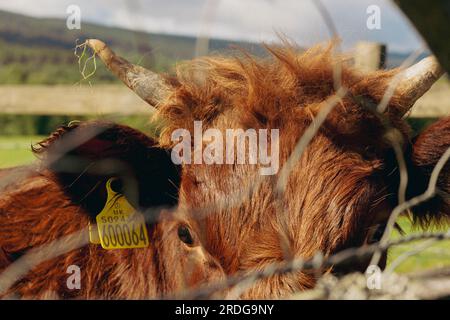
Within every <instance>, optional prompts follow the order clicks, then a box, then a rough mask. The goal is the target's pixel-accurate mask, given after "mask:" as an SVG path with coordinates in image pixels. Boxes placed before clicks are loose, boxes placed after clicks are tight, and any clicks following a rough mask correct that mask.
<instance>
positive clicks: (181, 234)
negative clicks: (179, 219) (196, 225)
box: [178, 225, 194, 246]
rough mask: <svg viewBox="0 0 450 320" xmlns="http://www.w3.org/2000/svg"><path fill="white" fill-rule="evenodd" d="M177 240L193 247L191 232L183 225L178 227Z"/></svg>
mask: <svg viewBox="0 0 450 320" xmlns="http://www.w3.org/2000/svg"><path fill="white" fill-rule="evenodd" d="M178 238H180V240H181V241H183V242H184V243H186V244H187V245H188V246H192V245H194V240H193V239H192V235H191V232H190V231H189V228H188V227H187V226H185V225H180V226H179V227H178Z"/></svg>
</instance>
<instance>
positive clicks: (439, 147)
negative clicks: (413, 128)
mask: <svg viewBox="0 0 450 320" xmlns="http://www.w3.org/2000/svg"><path fill="white" fill-rule="evenodd" d="M413 142H414V143H413V147H412V152H411V155H410V157H409V160H410V161H411V169H410V172H409V177H410V178H409V179H410V181H409V183H408V185H409V187H408V196H409V197H413V196H416V195H419V194H422V193H423V192H425V190H426V189H427V187H428V183H429V181H430V177H431V174H432V171H433V169H434V167H435V166H436V164H437V163H438V161H439V159H440V158H441V157H442V156H443V154H444V153H445V152H446V151H447V150H448V149H449V148H450V117H447V118H444V119H441V120H439V121H437V122H436V123H434V124H432V125H431V126H429V127H428V128H427V129H425V130H424V131H423V132H422V133H421V134H419V135H418V136H417V138H415V139H414V141H413ZM412 212H413V217H414V221H415V222H417V223H419V224H420V225H421V226H424V227H425V226H427V225H429V224H430V223H431V222H438V223H439V222H442V223H449V222H450V161H447V163H446V164H445V165H444V167H443V168H442V170H441V171H440V174H439V177H438V181H437V185H436V195H435V196H434V197H433V198H431V199H430V200H428V201H426V202H423V203H421V204H419V205H417V206H415V207H414V208H413V210H412Z"/></svg>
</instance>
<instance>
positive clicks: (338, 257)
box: [0, 0, 450, 299]
mask: <svg viewBox="0 0 450 320" xmlns="http://www.w3.org/2000/svg"><path fill="white" fill-rule="evenodd" d="M217 2H218V1H207V2H206V4H205V10H204V11H205V17H204V20H205V28H204V30H203V31H202V32H203V34H202V36H201V37H199V38H198V44H197V46H196V52H197V53H198V54H199V55H203V54H204V53H205V52H206V50H205V47H207V45H208V39H209V36H208V35H207V34H206V33H207V30H208V29H209V28H208V26H209V24H210V23H211V21H210V19H209V18H208V17H209V15H211V14H212V13H213V12H214V10H215V7H216V6H217ZM313 3H314V4H315V6H316V8H317V10H318V12H319V13H320V15H321V16H322V19H323V21H324V23H325V25H326V26H327V28H328V30H329V33H330V35H331V37H332V38H338V37H339V36H340V35H339V34H338V32H337V29H336V27H335V25H334V22H333V20H332V18H331V16H330V14H329V13H328V12H327V10H326V7H325V6H324V5H323V4H322V3H321V2H320V1H317V0H316V1H313ZM338 48H339V47H338ZM339 51H340V49H339ZM337 53H339V52H337ZM419 54H420V52H415V53H413V54H412V55H411V56H410V57H409V58H408V59H406V60H405V61H404V63H403V64H402V66H401V68H406V67H408V66H410V65H411V64H412V63H413V61H414V60H415V59H416V58H417V56H418V55H419ZM341 76H342V65H341V63H336V64H335V65H334V69H333V80H334V88H335V94H334V95H333V96H332V97H331V98H329V99H327V100H326V101H324V103H323V105H322V107H321V108H320V111H319V112H318V114H317V116H316V117H315V118H314V119H313V121H312V123H311V125H310V126H309V127H307V129H306V130H305V132H304V134H303V135H302V136H301V137H300V139H299V140H298V141H297V143H296V145H295V147H294V148H293V151H292V153H291V154H290V156H289V157H288V159H287V161H286V163H285V164H284V165H283V166H282V167H281V170H280V173H279V176H278V178H277V180H276V183H275V184H274V185H275V191H276V192H275V193H276V194H277V195H278V197H281V196H282V195H284V193H285V192H286V187H287V181H288V178H289V176H290V174H291V173H292V171H293V170H294V168H295V166H296V164H297V163H298V161H299V159H300V158H301V157H302V155H303V154H304V152H305V150H306V149H307V148H308V146H309V144H310V142H311V141H312V140H313V139H314V138H315V137H316V134H317V133H318V132H319V131H320V129H321V126H322V124H323V123H324V122H325V121H326V119H327V116H328V115H329V114H330V113H331V112H332V111H333V109H334V107H335V106H336V105H338V104H339V102H340V101H341V100H342V99H343V98H344V97H348V96H349V91H348V88H345V87H344V86H343V85H342V81H341ZM402 76H403V74H402V73H399V74H398V76H396V77H394V78H393V79H392V80H391V82H390V85H389V86H388V88H387V90H386V92H385V94H384V96H383V99H382V100H381V101H380V103H379V104H377V105H375V106H373V105H371V106H370V108H371V110H372V111H373V112H375V113H376V114H377V115H378V116H379V117H380V118H381V119H382V120H384V121H382V123H383V124H384V125H385V132H390V131H392V130H395V129H394V128H393V127H392V126H390V125H389V121H387V119H385V117H386V116H385V115H384V111H385V110H386V108H387V106H388V105H389V102H390V99H391V97H392V96H393V94H394V92H395V89H396V87H397V85H398V84H399V81H400V80H401V79H402ZM368 103H369V102H368ZM102 130H105V128H103V129H102ZM100 133H101V130H91V131H84V130H83V131H80V130H77V129H76V130H74V131H73V132H71V133H70V134H69V135H66V136H64V137H63V138H62V145H63V146H64V149H65V151H66V152H68V151H70V150H72V149H74V148H75V147H77V146H79V145H81V144H83V143H85V142H87V141H89V140H90V139H92V138H93V137H95V136H96V135H98V134H100ZM391 136H392V139H390V143H391V144H392V147H393V150H394V151H395V155H396V160H397V164H398V168H399V176H400V183H399V190H398V195H399V196H398V205H397V206H396V207H395V208H394V209H393V210H392V212H391V213H390V216H389V219H388V221H387V225H386V228H385V230H384V233H383V235H382V237H381V240H380V241H379V242H377V243H374V244H372V245H365V246H363V247H357V248H348V249H345V250H342V251H339V252H336V253H334V254H332V255H328V256H324V255H323V254H322V253H321V252H317V253H316V254H315V255H314V257H313V258H311V259H292V258H289V255H286V256H285V257H286V258H285V260H284V261H282V262H279V263H275V264H269V265H267V266H266V267H265V268H263V269H262V270H250V271H247V272H245V273H237V274H234V275H231V276H228V277H227V278H226V279H225V280H222V281H219V282H217V283H208V284H207V285H205V286H202V287H199V288H195V289H192V290H189V289H187V290H185V291H183V292H179V293H176V294H175V295H170V296H165V297H160V298H177V299H178V298H183V299H205V298H216V297H226V298H239V297H240V296H241V295H242V294H243V293H244V292H245V291H246V290H248V289H249V288H250V287H252V286H253V285H254V284H255V283H257V282H258V281H260V280H261V279H267V278H270V277H273V276H274V275H281V274H289V273H294V272H300V271H308V272H314V270H329V269H330V268H334V267H337V266H339V265H344V264H345V265H349V264H352V263H353V262H356V261H360V260H361V259H363V258H364V259H367V258H371V262H370V265H377V264H378V263H379V261H380V257H381V255H382V253H383V252H386V251H387V250H389V249H391V248H392V247H395V246H398V245H401V244H406V243H411V242H414V241H418V240H426V241H425V242H421V243H420V244H419V245H416V246H415V247H414V248H413V249H411V250H408V251H406V252H404V253H403V254H402V255H401V256H399V257H398V258H397V259H396V260H395V261H393V262H392V263H391V265H390V266H389V267H388V268H387V269H386V270H385V271H384V272H382V273H381V274H380V275H379V276H380V277H381V278H382V287H381V288H379V289H370V288H369V287H368V282H367V281H368V275H367V274H363V273H351V274H348V275H344V276H337V275H333V274H332V273H330V272H323V273H320V274H319V275H318V277H317V278H318V279H317V283H316V285H315V287H314V288H313V289H311V290H305V291H301V292H297V293H294V294H292V295H290V296H286V297H284V298H288V299H437V298H445V297H447V298H448V297H450V269H448V268H444V269H433V270H428V271H426V272H422V273H415V274H409V275H398V274H396V273H395V269H396V267H398V266H399V265H400V264H401V263H403V262H404V261H405V260H406V259H408V258H410V257H411V256H414V255H417V254H419V253H420V252H422V251H423V250H426V249H427V248H429V247H430V246H431V245H433V244H435V243H436V242H439V241H444V240H449V239H450V231H446V232H422V233H417V234H412V235H408V236H403V237H400V238H398V239H395V240H392V238H391V234H392V231H393V230H394V228H395V223H396V222H397V221H398V218H399V216H400V215H401V214H404V213H406V212H408V210H409V209H411V208H412V207H414V206H417V205H419V204H421V203H423V202H425V201H427V200H429V199H431V198H432V197H434V196H435V195H436V193H437V182H438V178H439V176H440V174H441V173H442V170H444V168H445V165H446V163H447V162H448V160H449V158H450V148H449V149H447V151H446V152H445V153H444V154H443V155H442V156H441V157H440V159H439V161H438V163H437V164H436V166H435V167H434V169H433V171H432V173H431V177H430V180H429V182H428V187H427V189H426V191H425V192H424V193H423V194H420V195H418V196H416V197H414V198H411V199H408V200H407V199H406V190H407V186H408V170H407V167H406V162H405V155H404V153H403V150H402V147H401V145H402V143H403V141H402V140H401V138H400V136H399V135H391ZM63 155H64V153H58V155H56V156H54V157H51V158H49V159H47V160H46V162H45V163H42V164H39V165H36V166H29V167H28V168H24V169H23V170H21V171H20V173H19V174H18V173H17V172H15V171H11V172H10V173H6V174H4V175H2V176H1V178H0V192H4V190H6V189H7V188H8V187H9V186H10V185H11V184H13V183H14V182H16V181H22V180H25V179H26V178H27V177H31V176H32V175H33V174H34V173H35V172H36V170H39V169H41V168H42V167H50V166H51V165H52V163H54V162H55V161H57V160H58V159H59V158H58V157H61V156H63ZM66 170H69V171H70V168H66ZM265 182H267V178H266V177H264V176H260V175H255V177H254V179H253V180H252V183H250V184H248V185H244V186H243V187H242V188H241V189H240V190H230V193H229V194H228V195H227V197H226V198H223V199H220V201H218V202H215V203H213V204H208V205H206V206H204V207H198V208H195V210H194V211H195V215H196V216H197V217H201V216H202V215H207V214H211V212H215V211H217V210H215V209H217V208H224V207H227V208H236V207H239V206H240V205H242V204H243V203H245V201H247V200H248V199H249V198H250V197H252V196H253V195H254V194H256V193H257V192H258V190H259V189H260V187H261V185H262V184H263V183H265ZM133 183H134V184H136V181H131V184H133ZM277 209H278V210H277V215H281V214H282V208H277ZM150 210H151V211H154V212H158V211H159V210H160V209H159V208H152V209H150ZM145 216H146V217H154V216H155V215H154V214H146V215H145ZM147 222H154V221H147ZM284 238H285V236H284V235H280V241H283V239H284ZM164 240H165V239H164V238H163V239H162V241H164ZM88 243H89V238H88V230H87V229H83V230H80V231H79V232H76V233H74V234H70V235H67V236H66V237H64V238H61V239H58V240H57V241H54V242H51V243H48V244H45V245H43V246H40V247H37V248H33V249H32V250H30V251H29V252H27V253H26V254H25V255H24V256H22V257H21V258H19V259H18V260H16V261H15V262H13V263H12V264H10V265H9V266H8V267H7V268H6V269H4V270H3V271H2V272H1V273H0V295H1V294H2V293H5V292H7V291H8V289H9V288H11V287H12V286H13V285H14V283H16V282H17V281H18V280H20V279H21V278H23V277H24V276H25V275H26V274H27V273H28V272H30V271H31V270H33V268H35V267H36V266H38V265H39V264H40V263H42V262H43V261H46V260H49V259H52V258H54V257H57V256H59V255H63V254H66V253H68V252H70V251H72V250H75V249H77V248H81V247H83V246H86V245H87V244H88ZM442 253H443V252H440V251H439V252H437V253H436V254H442ZM444 253H445V254H447V253H448V252H444ZM225 293H226V294H225ZM221 294H222V295H221Z"/></svg>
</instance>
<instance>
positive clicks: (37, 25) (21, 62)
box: [0, 10, 408, 85]
mask: <svg viewBox="0 0 450 320" xmlns="http://www.w3.org/2000/svg"><path fill="white" fill-rule="evenodd" d="M81 27H82V28H81V30H68V29H67V27H66V21H65V20H64V19H51V18H34V17H29V16H25V15H20V14H15V13H11V12H6V11H1V10H0V85H1V84H75V83H77V82H79V81H80V80H81V75H80V72H79V66H78V59H77V58H76V56H75V55H74V48H75V46H76V43H77V40H78V43H82V42H83V41H84V40H85V39H87V38H99V39H102V40H103V41H105V42H106V43H108V44H109V45H110V46H111V47H112V48H113V49H114V50H115V51H116V52H118V53H119V54H121V55H123V56H125V57H126V58H127V59H129V60H130V61H132V62H134V63H139V64H140V65H143V66H145V67H148V68H152V69H153V70H156V71H169V70H170V69H171V67H172V66H173V65H174V63H175V62H176V61H180V60H186V59H191V58H193V57H194V54H195V45H196V38H195V37H187V36H177V35H168V34H157V33H146V32H138V31H132V30H127V29H123V28H115V27H106V26H101V25H97V24H93V23H83V24H82V26H81ZM232 47H240V48H244V49H246V50H248V51H250V52H251V53H253V54H256V55H264V54H265V51H264V49H263V48H262V47H261V46H260V45H258V44H255V43H249V42H242V41H229V40H219V39H211V40H210V43H209V48H210V52H218V51H220V52H221V53H224V52H225V53H226V52H227V50H230V49H231V48H232ZM388 49H389V48H388ZM79 53H80V52H79ZM407 56H408V55H407V54H401V53H392V52H389V50H388V57H387V66H388V67H389V68H392V67H395V66H398V65H400V63H401V62H402V61H403V60H404V59H405V58H406V57H407ZM93 81H94V82H95V83H111V82H116V81H117V79H115V78H114V77H113V76H112V75H111V74H110V73H109V72H108V71H107V70H106V69H105V68H104V67H103V65H101V64H99V66H98V68H97V70H96V72H95V77H94V78H93Z"/></svg>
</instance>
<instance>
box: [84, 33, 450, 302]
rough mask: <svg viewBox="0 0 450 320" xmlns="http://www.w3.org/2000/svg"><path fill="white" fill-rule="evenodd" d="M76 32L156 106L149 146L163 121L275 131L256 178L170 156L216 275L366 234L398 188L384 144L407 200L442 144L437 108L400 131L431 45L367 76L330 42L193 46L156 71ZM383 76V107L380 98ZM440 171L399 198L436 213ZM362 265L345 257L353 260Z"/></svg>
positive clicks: (440, 212) (167, 135) (428, 64)
mask: <svg viewBox="0 0 450 320" xmlns="http://www.w3.org/2000/svg"><path fill="white" fill-rule="evenodd" d="M86 43H87V45H89V46H90V47H91V48H92V49H93V50H94V51H95V53H96V54H97V55H98V56H99V57H100V58H101V59H102V60H103V62H104V63H105V64H106V66H107V67H108V68H109V69H110V70H111V71H112V72H113V73H114V74H115V75H116V76H118V77H119V78H120V79H121V80H122V81H123V82H124V83H125V84H126V85H127V86H128V87H129V88H131V89H132V90H133V91H135V92H136V93H137V94H138V95H139V96H140V97H141V98H142V99H143V100H145V101H146V102H148V103H149V104H150V105H152V106H153V107H155V108H156V110H157V114H156V117H157V118H162V119H163V120H164V124H165V125H164V127H163V130H162V132H161V135H160V137H159V144H160V146H161V147H162V148H166V149H167V150H169V149H170V148H171V147H173V145H174V142H173V141H172V140H171V134H172V132H174V130H176V129H187V130H189V131H190V132H191V134H192V133H193V125H194V122H195V121H202V125H203V130H204V131H206V130H208V129H209V128H215V129H219V130H221V131H222V132H223V133H224V132H225V131H226V130H227V129H230V128H232V129H243V130H247V129H249V128H252V129H255V130H259V129H268V130H270V129H279V132H280V137H279V143H280V145H279V150H280V151H279V157H280V158H279V165H280V172H279V173H278V174H277V175H275V176H266V177H261V176H258V170H259V169H260V167H261V166H260V165H259V164H250V163H245V164H236V163H234V164H226V165H218V164H209V165H208V164H183V165H182V168H181V180H180V187H179V200H178V208H179V210H182V211H183V212H187V213H188V214H189V215H190V216H191V217H192V218H193V219H194V220H196V221H197V223H198V224H199V227H200V236H201V238H202V240H203V243H204V244H205V246H206V249H207V250H208V251H209V252H210V253H211V254H212V255H213V256H214V257H215V258H217V259H218V260H219V261H220V263H221V265H222V267H223V268H224V270H225V273H226V274H227V275H233V274H237V273H243V274H246V273H251V272H252V271H254V270H260V269H262V268H264V267H265V266H268V265H269V264H271V263H276V262H281V261H283V260H286V259H288V260H289V259H292V258H312V256H313V255H314V254H315V253H316V252H322V254H324V255H325V256H328V255H330V254H333V253H336V252H338V251H340V250H342V249H345V248H349V247H358V246H362V245H365V244H367V243H373V242H377V241H379V240H380V237H381V235H382V234H383V232H384V230H385V227H386V223H387V220H388V217H389V215H390V213H391V212H392V210H393V208H394V207H395V206H396V205H397V204H398V203H399V199H402V198H403V195H402V194H399V192H400V191H399V185H400V169H399V165H398V160H397V156H398V155H397V156H396V153H395V148H394V147H395V143H394V142H396V143H397V144H398V146H399V149H400V150H401V151H402V153H403V155H404V158H405V161H406V166H407V169H408V173H409V181H408V187H407V189H406V191H405V197H406V199H410V198H411V197H414V196H416V195H418V194H421V193H422V192H423V191H425V189H426V187H427V184H428V180H429V178H430V174H431V168H433V167H434V166H435V165H436V163H437V161H438V159H439V158H440V157H441V156H442V155H443V154H444V152H445V151H446V150H447V149H448V148H449V147H450V132H449V130H450V119H449V118H446V119H442V120H440V121H439V122H438V123H437V124H435V125H434V126H431V127H430V128H429V129H428V130H426V131H425V132H423V133H422V134H421V135H419V136H418V137H412V136H411V134H412V132H411V129H410V127H409V125H408V124H407V122H406V121H405V115H407V113H408V111H409V110H410V109H411V107H412V106H413V105H414V102H415V101H416V100H417V99H418V98H419V97H420V96H422V95H423V94H424V93H425V92H426V91H427V90H428V89H429V88H430V87H431V85H432V84H433V83H434V82H435V81H436V80H437V79H438V78H439V77H440V76H441V75H442V73H443V72H442V70H441V68H440V67H439V65H438V63H437V62H436V60H435V59H434V58H433V57H428V58H425V59H424V60H422V61H420V62H419V63H417V64H415V65H413V66H411V67H409V68H407V69H405V70H403V69H394V70H380V71H376V72H372V73H369V74H366V73H361V72H358V70H355V69H353V68H352V67H351V66H349V65H348V64H347V63H345V61H344V60H343V59H344V58H343V57H340V56H336V55H334V54H333V52H334V50H333V45H328V46H316V47H314V48H312V49H309V50H307V51H306V52H302V53H300V52H298V51H297V50H296V48H295V47H294V46H292V45H290V44H288V43H285V45H284V46H281V47H280V46H276V47H270V46H269V47H267V49H268V53H269V57H266V58H257V57H252V56H250V55H248V54H244V55H241V56H236V57H222V56H211V57H202V58H197V59H194V60H193V61H188V62H185V63H181V64H180V65H179V66H178V67H177V70H176V74H175V75H174V76H166V75H160V74H156V73H154V72H152V71H150V70H147V69H144V68H143V67H141V66H136V65H133V64H131V63H129V62H127V61H126V60H125V59H123V58H121V57H118V56H116V55H115V54H114V52H113V51H111V50H110V49H109V48H108V47H107V46H106V45H105V44H104V43H103V42H101V41H99V40H88V41H87V42H86ZM336 69H340V72H338V73H336ZM336 74H338V75H340V84H341V87H337V86H336V83H337V82H336V77H335V75H336ZM396 76H397V77H396ZM396 79H398V82H397V83H396V86H395V87H394V89H395V90H394V91H393V94H392V97H390V99H389V100H387V102H388V103H387V104H386V105H385V107H384V108H383V104H382V103H380V102H381V101H382V100H383V96H384V95H385V94H386V92H387V89H388V87H389V84H390V83H391V82H393V83H395V82H396ZM343 88H345V90H343ZM333 101H335V102H334V103H335V104H336V105H335V106H334V108H331V109H330V110H331V111H330V112H329V114H328V115H327V117H326V119H325V121H324V122H323V124H322V125H321V126H320V128H318V129H317V132H316V133H315V135H314V137H313V138H312V140H311V141H310V142H309V144H308V145H307V147H306V148H304V151H303V153H302V154H301V155H300V156H299V158H298V159H295V158H294V159H295V161H294V162H293V165H292V168H291V170H289V171H288V174H287V177H283V174H285V172H284V171H283V167H284V166H286V165H287V163H288V162H289V160H292V159H291V158H290V156H291V154H292V153H293V152H294V151H295V150H296V147H297V143H298V142H299V140H300V138H301V137H302V136H303V134H304V133H305V132H306V131H307V129H308V128H310V127H312V126H314V125H316V126H318V124H316V122H315V121H316V120H315V119H316V116H317V115H318V114H320V112H321V111H322V110H323V109H326V108H329V105H330V104H331V103H333ZM448 169H449V165H448V164H447V165H446V166H445V167H444V168H443V170H442V171H441V174H440V177H439V180H438V185H437V190H438V191H437V192H436V195H435V196H434V197H433V198H432V199H429V201H426V202H424V203H422V204H421V205H419V206H416V207H414V208H413V209H412V211H411V212H412V216H411V217H412V219H414V220H415V221H416V222H417V223H419V224H422V225H426V224H427V223H428V222H430V221H448V218H449V216H450V211H449V200H448V193H449V191H450V189H449V170H448ZM283 179H285V180H284V181H283ZM236 199H237V201H236ZM385 257H386V254H385V253H384V255H383V256H382V259H381V261H380V265H381V267H383V266H384V264H385ZM368 263H369V261H360V263H355V264H354V265H352V266H349V267H350V270H365V268H366V267H367V265H368ZM339 271H340V268H332V270H331V272H339ZM317 274H318V273H317V272H300V271H299V272H293V273H290V274H283V275H274V276H272V277H269V278H266V279H263V280H260V281H258V282H256V283H255V284H254V285H253V286H251V287H250V288H249V289H248V290H246V291H245V293H244V294H243V295H242V297H243V298H275V297H282V296H286V295H288V294H290V293H292V292H295V291H298V290H304V289H307V288H311V287H313V286H314V284H315V281H316V279H315V277H316V275H317Z"/></svg>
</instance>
